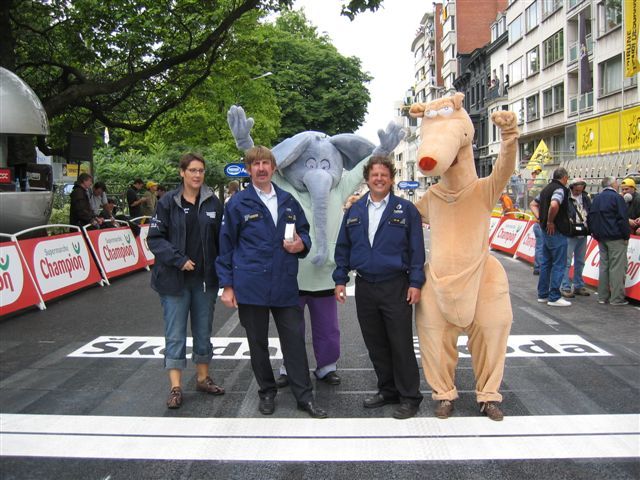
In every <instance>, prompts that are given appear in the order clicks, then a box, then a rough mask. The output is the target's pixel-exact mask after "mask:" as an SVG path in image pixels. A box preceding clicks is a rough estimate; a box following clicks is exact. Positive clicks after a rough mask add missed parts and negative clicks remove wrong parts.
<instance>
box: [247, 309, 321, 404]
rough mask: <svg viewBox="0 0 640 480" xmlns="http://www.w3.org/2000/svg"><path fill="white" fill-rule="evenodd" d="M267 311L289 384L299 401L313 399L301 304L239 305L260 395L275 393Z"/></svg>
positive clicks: (276, 391) (262, 396)
mask: <svg viewBox="0 0 640 480" xmlns="http://www.w3.org/2000/svg"><path fill="white" fill-rule="evenodd" d="M269 311H271V314H272V315H273V319H274V321H275V323H276V328H277V329H278V336H279V337H280V346H281V347H282V354H283V357H284V365H285V367H286V369H287V376H288V377H289V386H290V388H291V392H292V393H293V396H294V397H295V398H296V401H297V402H298V403H299V404H302V403H307V402H310V401H311V400H313V396H312V391H313V389H312V387H311V378H310V377H309V362H308V360H307V350H306V347H305V343H304V336H303V335H302V330H301V328H300V324H301V323H302V322H303V321H304V317H303V314H302V310H301V309H300V307H298V306H295V307H264V306H259V305H242V304H240V305H238V315H239V317H240V324H241V325H242V326H243V327H244V329H245V330H246V332H247V340H248V341H249V352H250V353H251V368H253V374H254V375H255V377H256V381H257V382H258V385H259V387H260V390H259V391H258V393H259V395H260V398H265V397H275V396H276V394H277V393H278V387H277V386H276V380H275V378H274V376H273V368H272V366H271V360H270V359H269Z"/></svg>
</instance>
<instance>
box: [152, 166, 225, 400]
mask: <svg viewBox="0 0 640 480" xmlns="http://www.w3.org/2000/svg"><path fill="white" fill-rule="evenodd" d="M204 171H205V161H204V158H203V157H202V156H200V155H199V154H196V153H187V154H185V155H183V156H182V158H181V159H180V176H181V177H182V184H181V185H180V186H179V187H178V188H177V189H175V190H172V191H171V192H168V193H167V194H166V195H165V196H164V197H163V198H162V200H161V201H160V202H159V203H158V208H157V211H156V215H155V216H154V217H153V219H152V220H151V226H150V227H149V235H148V237H147V243H148V245H149V249H150V250H151V251H152V252H153V254H154V255H155V265H154V266H153V270H152V274H151V287H152V288H153V289H154V290H155V291H156V292H158V294H159V295H160V301H161V303H162V307H163V317H164V334H165V351H164V367H165V369H167V371H168V373H169V381H170V383H171V390H170V392H169V398H168V399H167V407H168V408H171V409H174V408H180V406H181V405H182V370H184V369H185V368H186V366H187V360H186V348H187V324H188V319H189V318H191V333H192V336H193V352H192V356H191V359H192V361H193V363H195V365H196V390H198V391H200V392H204V393H208V394H211V395H222V394H224V388H222V387H221V386H220V385H216V384H215V383H214V382H213V380H212V378H211V377H210V375H209V364H210V363H211V359H212V357H213V347H212V345H211V329H212V324H213V311H214V306H215V302H216V298H217V296H218V277H217V274H216V269H215V258H216V257H217V255H218V245H219V243H218V234H219V232H220V224H221V221H222V203H221V202H220V201H219V200H218V198H217V197H216V196H215V194H214V193H213V190H212V189H211V188H209V187H208V186H207V185H205V184H204Z"/></svg>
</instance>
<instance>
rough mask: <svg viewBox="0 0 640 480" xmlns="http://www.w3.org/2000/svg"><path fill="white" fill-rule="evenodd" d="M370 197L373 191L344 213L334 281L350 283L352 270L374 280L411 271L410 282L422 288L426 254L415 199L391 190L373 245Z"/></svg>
mask: <svg viewBox="0 0 640 480" xmlns="http://www.w3.org/2000/svg"><path fill="white" fill-rule="evenodd" d="M368 199H369V194H367V195H365V196H364V197H363V198H361V199H360V200H358V201H357V202H356V203H354V204H353V205H352V206H351V208H350V209H349V210H348V211H347V212H346V213H345V214H344V218H343V219H342V225H341V227H340V233H339V234H338V242H337V244H336V253H335V260H336V269H335V270H334V272H333V281H334V282H335V283H336V285H346V284H347V283H348V282H349V271H351V270H356V271H357V273H358V275H360V276H362V277H363V278H364V279H365V280H368V281H371V282H376V281H384V280H386V279H390V278H393V277H396V276H398V275H401V274H408V275H409V284H410V286H412V287H415V288H421V287H422V285H423V284H424V282H425V275H424V262H425V254H424V237H423V233H422V220H421V218H420V214H419V213H418V210H417V209H416V207H415V206H414V205H413V204H412V203H411V202H408V201H407V200H404V199H402V198H400V197H396V196H395V195H394V194H393V193H391V194H390V195H389V203H388V204H387V206H386V208H385V210H384V212H383V213H382V217H381V218H380V224H379V225H378V230H377V231H376V235H375V237H374V239H373V246H371V245H370V244H369V215H368V211H367V210H368V209H367V200H368Z"/></svg>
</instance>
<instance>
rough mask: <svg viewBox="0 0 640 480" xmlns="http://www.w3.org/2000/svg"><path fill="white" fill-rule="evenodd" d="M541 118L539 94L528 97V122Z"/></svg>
mask: <svg viewBox="0 0 640 480" xmlns="http://www.w3.org/2000/svg"><path fill="white" fill-rule="evenodd" d="M538 118H540V109H539V108H538V94H537V93H536V94H535V95H531V96H530V97H527V122H531V121H532V120H537V119H538Z"/></svg>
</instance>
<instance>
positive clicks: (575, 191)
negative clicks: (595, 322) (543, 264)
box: [560, 177, 591, 298]
mask: <svg viewBox="0 0 640 480" xmlns="http://www.w3.org/2000/svg"><path fill="white" fill-rule="evenodd" d="M586 186H587V182H585V181H584V179H582V178H580V177H577V178H575V179H574V180H573V181H572V182H570V183H569V191H570V193H571V194H570V195H569V205H568V213H569V221H570V222H571V223H573V224H578V223H582V224H585V225H586V224H587V214H588V213H589V208H590V207H591V198H589V194H588V193H587V192H585V191H584V189H585V188H586ZM584 233H585V234H584V235H581V236H569V239H568V241H567V263H566V266H565V269H564V277H562V284H561V285H560V293H561V294H562V296H563V297H565V298H573V297H575V296H576V295H581V296H585V297H588V296H589V291H588V290H587V289H586V288H585V286H584V280H583V279H582V271H583V270H584V259H585V255H586V253H587V232H586V231H585V232H584ZM572 260H573V281H572V280H571V278H569V270H570V269H571V261H572Z"/></svg>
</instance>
